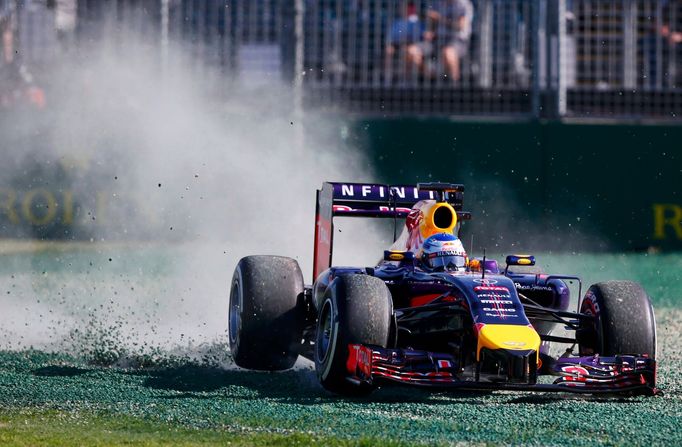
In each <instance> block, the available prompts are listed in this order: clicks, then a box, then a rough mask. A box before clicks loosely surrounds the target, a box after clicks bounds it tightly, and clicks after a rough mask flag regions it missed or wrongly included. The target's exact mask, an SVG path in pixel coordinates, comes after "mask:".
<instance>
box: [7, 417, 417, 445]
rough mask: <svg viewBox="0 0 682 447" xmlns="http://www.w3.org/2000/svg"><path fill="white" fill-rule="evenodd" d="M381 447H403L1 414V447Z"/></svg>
mask: <svg viewBox="0 0 682 447" xmlns="http://www.w3.org/2000/svg"><path fill="white" fill-rule="evenodd" d="M378 442H381V444H382V445H387V446H396V447H398V446H402V445H406V443H402V442H398V441H395V442H394V441H389V442H386V441H384V440H377V439H371V438H363V439H358V440H348V439H338V438H334V437H319V436H314V435H311V434H305V433H297V432H295V431H293V430H292V431H291V432H290V433H271V432H267V431H266V432H249V431H235V430H229V429H191V428H185V427H182V426H177V425H174V424H168V423H162V422H154V421H149V420H145V419H141V418H135V417H130V416H121V415H112V414H95V413H88V412H68V411H56V410H41V409H30V410H21V411H8V410H0V445H3V446H8V447H10V446H16V447H33V446H37V445H46V446H54V447H59V446H65V447H66V446H68V447H72V446H126V445H128V446H129V445H137V446H166V445H171V444H172V445H175V446H181V447H190V446H207V445H231V446H236V447H240V446H305V445H313V444H314V445H326V446H339V447H342V446H370V445H376V444H377V443H378Z"/></svg>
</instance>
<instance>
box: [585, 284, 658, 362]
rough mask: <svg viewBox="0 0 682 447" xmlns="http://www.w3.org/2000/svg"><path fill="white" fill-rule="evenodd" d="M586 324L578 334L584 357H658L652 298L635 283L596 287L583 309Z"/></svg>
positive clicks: (591, 288) (586, 298)
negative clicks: (634, 355)
mask: <svg viewBox="0 0 682 447" xmlns="http://www.w3.org/2000/svg"><path fill="white" fill-rule="evenodd" d="M580 311H581V313H585V314H588V315H592V316H594V317H595V319H594V320H592V321H590V320H583V322H582V323H581V328H580V330H579V332H578V342H579V346H580V354H581V355H592V354H601V355H605V356H612V355H625V354H637V355H644V354H645V355H648V356H649V357H651V358H655V356H656V320H655V317H654V310H653V307H652V306H651V300H650V299H649V295H647V293H646V292H645V291H644V289H643V288H642V286H640V285H639V284H637V283H635V282H632V281H606V282H601V283H598V284H595V285H593V286H592V287H590V289H589V290H588V291H587V294H586V295H585V298H584V299H583V302H582V304H581V306H580Z"/></svg>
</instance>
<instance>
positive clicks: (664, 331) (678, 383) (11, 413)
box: [0, 247, 682, 446]
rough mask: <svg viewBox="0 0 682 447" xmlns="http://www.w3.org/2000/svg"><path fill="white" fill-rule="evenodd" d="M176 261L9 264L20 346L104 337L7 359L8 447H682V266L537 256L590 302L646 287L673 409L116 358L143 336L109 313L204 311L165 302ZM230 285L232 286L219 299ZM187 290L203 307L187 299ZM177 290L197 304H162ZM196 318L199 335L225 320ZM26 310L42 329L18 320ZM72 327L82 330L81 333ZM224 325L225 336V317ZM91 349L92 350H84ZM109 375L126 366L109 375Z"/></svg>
mask: <svg viewBox="0 0 682 447" xmlns="http://www.w3.org/2000/svg"><path fill="white" fill-rule="evenodd" d="M176 255H178V252H177V251H176V250H174V249H172V248H168V249H164V248H162V247H147V248H143V249H141V250H138V251H134V250H131V249H130V248H125V247H124V248H120V247H116V248H111V249H102V250H101V251H100V249H98V248H96V249H94V250H93V249H81V248H78V249H75V250H68V249H63V250H62V249H60V250H52V249H50V250H45V251H41V252H39V253H26V252H21V253H15V254H6V255H0V260H1V261H5V262H0V282H1V283H2V284H3V287H6V288H7V292H10V293H5V292H3V294H2V295H0V310H2V311H3V313H5V312H6V311H8V310H9V309H14V311H15V312H17V313H16V314H15V315H14V317H13V318H15V319H16V318H24V317H25V318H26V319H27V322H26V326H24V325H23V324H22V325H18V326H16V327H18V328H19V329H21V328H24V329H23V332H18V333H20V334H21V335H22V336H26V337H28V336H29V335H32V334H34V333H35V332H37V331H38V330H42V329H45V326H46V325H47V324H48V323H49V324H53V325H54V327H55V328H54V332H55V333H62V332H64V331H63V330H62V329H63V327H61V326H60V324H61V325H62V326H63V325H64V324H65V323H64V322H70V324H88V321H89V320H88V319H89V318H91V317H96V318H97V319H98V321H100V322H103V325H102V326H97V328H98V329H97V330H96V331H94V332H89V333H88V332H87V331H86V330H85V329H87V328H83V327H79V329H80V332H78V333H77V334H76V338H70V339H69V341H70V342H73V343H75V344H72V345H71V347H70V349H57V350H56V352H53V353H50V352H46V350H45V349H43V350H35V349H25V348H13V349H8V350H5V351H0V445H3V446H4V445H17V446H35V445H49V446H53V445H54V446H59V445H68V446H71V445H88V446H89V445H104V446H108V445H168V444H173V445H188V446H189V445H215V444H219V445H226V444H228V443H231V445H332V446H333V445H341V446H345V445H419V444H427V445H434V444H435V445H450V444H458V443H460V444H465V445H470V444H474V445H478V444H515V445H516V444H531V445H562V446H563V445H576V446H580V445H585V446H587V445H623V444H628V445H646V444H650V445H660V444H669V445H682V428H680V421H681V420H682V347H681V346H682V345H680V340H682V309H680V308H681V307H682V301H681V300H680V298H682V287H681V286H680V283H681V282H682V278H680V275H681V274H682V273H681V272H682V255H677V254H656V255H644V254H627V255H619V254H603V255H585V254H575V255H573V254H568V255H563V254H551V255H550V254H547V255H540V256H538V258H539V260H540V263H541V264H542V265H543V266H545V267H546V268H547V270H551V271H553V272H561V273H567V274H573V273H578V274H582V275H584V276H585V281H584V283H585V285H586V286H587V285H589V284H590V283H592V282H597V281H601V280H605V279H610V278H615V279H623V278H630V279H634V280H637V281H640V282H642V284H643V285H644V287H645V288H646V289H647V290H648V291H649V293H650V294H651V295H652V298H653V300H654V304H655V306H656V313H657V322H658V336H659V352H658V361H659V377H658V382H659V386H660V387H661V388H662V389H663V391H664V393H665V394H664V395H663V396H659V397H634V398H591V397H580V396H572V395H560V394H534V393H518V392H494V393H490V394H474V393H464V392H461V393H460V392H436V393H432V392H428V391H424V390H419V389H412V388H391V387H387V388H383V389H380V390H378V391H377V392H375V393H374V394H372V395H371V396H370V397H369V398H365V399H344V398H339V397H334V396H331V395H329V394H328V393H326V392H325V391H324V390H322V389H321V387H320V386H319V384H318V382H317V378H316V376H315V373H314V371H313V370H312V369H311V367H310V365H309V364H304V366H303V367H301V368H298V369H295V370H291V371H286V372H282V373H262V372H253V371H244V370H240V369H235V368H234V367H232V365H231V362H230V360H229V356H227V355H226V353H225V351H226V348H225V347H224V345H222V344H220V343H216V344H213V345H212V346H210V347H209V348H210V349H208V350H205V349H204V350H202V353H204V354H205V353H206V352H208V353H211V355H213V354H214V353H216V352H218V353H221V352H222V353H223V356H222V357H220V356H217V357H212V356H211V355H209V356H208V357H205V356H204V357H201V356H200V357H198V358H197V357H191V356H190V357H187V356H185V355H184V354H183V353H180V355H178V353H177V352H176V351H168V350H164V349H161V350H157V351H154V352H152V354H153V355H150V354H149V351H147V352H148V354H145V355H138V354H136V353H135V352H134V351H133V350H131V346H128V347H127V348H125V349H124V348H123V347H122V346H119V345H118V344H119V343H123V342H126V343H130V342H131V338H132V341H133V342H135V341H139V340H137V339H136V337H138V336H143V335H144V334H140V333H135V334H130V333H127V332H126V330H127V328H126V327H125V326H116V325H115V324H114V326H115V327H114V329H115V330H113V331H112V330H111V327H110V326H107V324H106V323H107V322H109V323H112V321H113V320H111V321H109V320H107V318H108V317H111V319H113V318H114V317H112V316H111V314H110V312H111V311H112V310H113V311H115V312H116V315H115V317H116V318H120V317H121V316H123V317H124V318H126V319H133V315H132V312H135V313H136V315H135V317H136V318H137V319H138V320H139V321H138V323H141V324H142V325H144V324H146V322H147V320H149V319H151V320H154V321H156V323H154V321H152V322H153V323H154V324H158V321H163V320H167V319H169V318H170V317H175V316H176V313H174V312H175V308H174V306H181V305H182V302H181V301H180V298H182V297H183V296H184V298H186V299H187V300H189V299H197V296H198V297H201V296H202V293H203V290H202V292H201V293H198V294H197V293H195V288H196V287H197V284H198V282H195V283H192V284H189V285H188V284H186V283H185V282H184V281H181V282H180V286H177V285H176V286H173V287H180V288H179V289H173V288H172V287H171V286H168V288H166V286H165V284H166V283H169V282H172V280H173V279H174V278H175V276H176V275H177V274H178V271H177V269H176V267H175V264H174V261H173V259H175V258H176ZM109 258H111V259H112V261H109ZM207 276H209V275H207ZM207 276H203V277H202V276H200V277H199V279H200V281H199V282H201V281H205V280H206V277H207ZM191 277H192V275H185V277H184V278H190V279H191ZM184 278H183V279H184ZM228 279H229V278H226V277H223V278H219V281H217V286H216V290H218V291H219V292H220V291H221V290H222V288H225V287H226V285H225V284H224V283H225V282H226V281H227V280H228ZM190 287H192V293H189V292H183V290H189V288H190ZM133 289H134V290H133ZM166 290H168V291H170V292H175V291H177V290H180V292H182V293H185V295H182V294H181V293H178V294H177V296H178V297H180V298H177V299H175V301H173V300H170V301H166V302H163V301H159V303H160V304H158V305H156V304H154V303H153V301H155V300H156V299H157V298H158V297H162V296H163V293H166ZM220 293H222V292H220ZM157 295H158V296H157ZM174 296H175V295H174ZM169 299H170V298H169ZM3 300H4V301H3ZM223 300H224V298H222V297H218V298H216V303H223ZM107 303H114V304H110V305H108V304H107ZM197 303H199V304H198V305H193V307H196V308H198V309H194V310H196V314H195V315H196V316H198V317H200V318H199V320H201V319H202V318H203V316H205V317H206V318H207V319H208V318H209V317H215V315H213V314H216V313H220V312H222V311H223V310H224V309H222V308H220V309H219V310H215V308H213V307H206V306H204V304H203V303H202V302H197ZM152 304H154V306H152ZM144 305H148V306H147V308H146V310H145V312H147V313H142V312H141V310H140V309H142V308H143V307H144ZM117 306H118V307H117ZM155 306H157V307H155ZM202 306H204V307H203V308H202ZM24 307H26V308H27V309H30V310H31V312H30V315H25V316H24V315H23V314H22V313H21V312H22V311H23V309H24ZM169 307H170V309H169ZM156 309H159V310H156ZM184 311H188V312H192V311H193V309H192V307H189V308H187V309H184ZM184 311H183V313H182V314H180V315H179V317H177V318H179V319H178V320H177V321H174V323H175V324H178V325H179V326H178V327H180V328H183V327H184V326H183V325H185V326H189V325H190V324H194V323H196V321H195V320H191V321H190V320H186V319H187V318H189V317H187V316H186V313H184ZM53 312H54V313H53ZM59 312H61V314H59V315H58V316H54V317H50V315H56V314H58V313H59ZM154 312H157V313H159V314H160V317H159V318H156V317H157V315H156V314H155V313H154ZM36 313H37V314H39V315H35V314H36ZM74 316H81V317H83V318H82V319H69V318H72V317H74ZM155 318H156V320H155ZM0 321H2V320H1V319H0ZM116 321H118V320H116ZM216 321H218V323H216V324H222V325H224V324H225V323H224V318H222V317H220V315H218V317H217V320H216ZM113 323H115V321H113ZM113 323H112V324H113ZM3 329H4V328H0V336H2V334H3ZM19 329H17V330H19ZM117 331H118V332H117ZM14 333H16V332H10V334H14ZM47 333H48V334H50V333H51V332H49V331H48V332H47ZM71 335H73V334H71ZM86 335H87V336H88V337H90V338H89V339H88V340H87V343H84V342H83V339H79V338H78V337H84V336H86ZM120 337H124V339H123V340H122V339H121V338H120ZM78 343H84V344H83V345H78ZM67 347H68V346H67ZM189 347H190V348H192V349H196V346H194V347H193V346H192V345H191V344H190V346H189ZM118 348H120V349H118ZM147 348H149V346H147ZM108 355H112V356H113V357H112V358H111V360H116V361H115V362H113V363H112V362H110V361H109V360H108V357H107V356H108ZM202 355H203V354H202ZM109 363H111V364H113V365H117V366H102V365H103V364H109Z"/></svg>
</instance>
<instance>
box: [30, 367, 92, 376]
mask: <svg viewBox="0 0 682 447" xmlns="http://www.w3.org/2000/svg"><path fill="white" fill-rule="evenodd" d="M90 371H91V370H90V369H85V368H78V367H76V366H63V365H51V366H43V367H41V368H36V369H34V370H33V371H32V372H33V375H34V376H39V377H75V376H81V375H83V374H86V373H88V372H90Z"/></svg>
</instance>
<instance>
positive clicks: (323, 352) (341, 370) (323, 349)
mask: <svg viewBox="0 0 682 447" xmlns="http://www.w3.org/2000/svg"><path fill="white" fill-rule="evenodd" d="M392 315H393V301H392V298H391V293H390V292H389V290H388V287H386V284H385V283H384V282H383V281H382V280H380V279H379V278H375V277H373V276H368V275H360V274H353V275H345V276H339V277H338V278H336V279H334V281H332V283H331V284H330V285H329V287H328V289H327V292H326V293H325V298H324V302H323V303H322V306H321V307H320V313H319V315H318V322H317V335H316V340H315V369H316V370H317V376H318V378H319V380H320V383H321V384H322V386H323V387H324V388H325V389H327V390H328V391H331V392H333V393H337V394H343V395H350V396H358V395H364V394H368V393H370V392H371V391H372V390H373V388H372V387H370V386H367V385H357V384H354V383H351V382H349V381H348V380H347V378H348V377H349V376H350V374H349V373H348V371H347V369H346V362H347V360H348V352H349V351H348V345H351V344H364V345H377V346H381V347H384V348H385V347H387V346H388V343H389V337H390V332H391V318H392Z"/></svg>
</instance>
